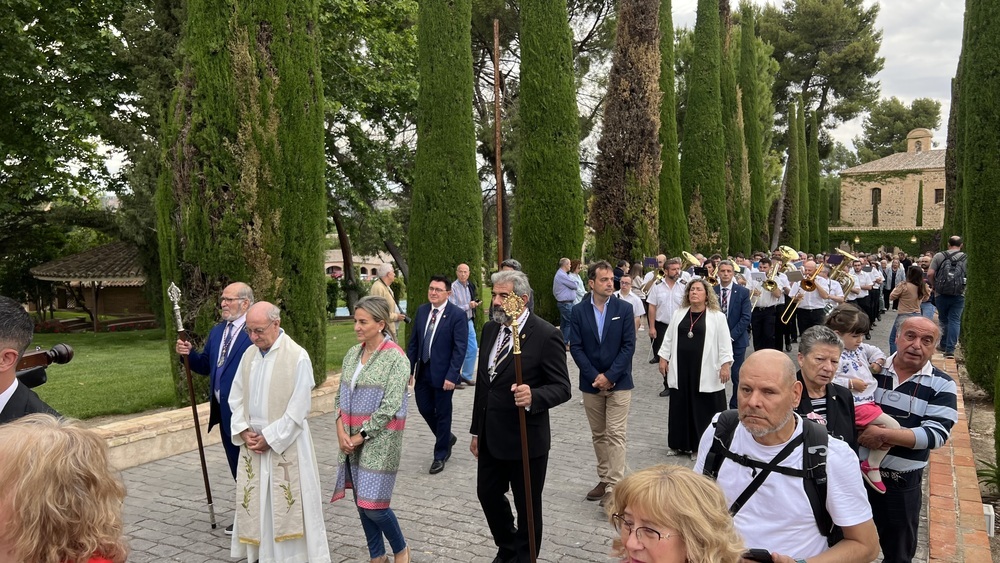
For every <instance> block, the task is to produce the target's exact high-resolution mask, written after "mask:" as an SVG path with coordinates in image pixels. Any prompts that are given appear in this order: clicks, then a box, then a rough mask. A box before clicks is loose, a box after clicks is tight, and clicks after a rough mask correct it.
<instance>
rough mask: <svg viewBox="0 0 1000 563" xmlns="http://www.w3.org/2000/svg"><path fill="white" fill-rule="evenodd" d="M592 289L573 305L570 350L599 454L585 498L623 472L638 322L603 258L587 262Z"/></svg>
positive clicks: (602, 491) (596, 495) (609, 486)
mask: <svg viewBox="0 0 1000 563" xmlns="http://www.w3.org/2000/svg"><path fill="white" fill-rule="evenodd" d="M587 283H588V285H589V286H590V295H588V296H587V297H585V298H584V299H583V301H581V302H580V303H577V304H576V306H574V307H573V312H572V316H571V318H572V327H573V328H572V330H571V332H570V344H569V349H570V354H572V355H573V361H574V362H576V365H577V367H578V368H580V391H583V407H584V410H586V412H587V421H588V422H589V423H590V433H591V435H592V438H593V442H594V453H595V454H596V455H597V476H598V483H597V486H596V487H594V488H593V489H592V490H591V491H590V492H589V493H587V500H600V501H601V505H602V506H603V505H604V499H605V498H606V495H607V494H608V493H610V492H611V491H612V490H613V489H614V487H615V485H617V484H618V482H619V481H621V480H622V478H624V477H625V429H626V426H627V422H628V412H629V406H630V405H631V402H632V388H633V387H634V385H633V384H632V354H633V352H635V322H634V321H633V320H632V318H633V316H634V315H633V312H632V305H631V304H630V303H628V302H626V301H623V300H621V299H618V298H616V297H613V296H612V294H613V293H614V291H615V276H614V270H613V269H612V267H611V264H609V263H608V262H606V261H604V260H601V261H599V262H596V263H594V264H591V265H590V267H589V268H587Z"/></svg>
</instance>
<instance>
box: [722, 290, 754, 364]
mask: <svg viewBox="0 0 1000 563" xmlns="http://www.w3.org/2000/svg"><path fill="white" fill-rule="evenodd" d="M731 293H732V295H730V296H729V312H728V313H726V320H728V321H729V335H730V337H732V339H733V351H734V352H735V351H736V350H739V349H740V348H746V347H747V346H749V344H750V339H749V338H748V333H747V331H748V329H749V328H750V290H749V289H747V288H745V287H743V286H742V285H740V284H738V283H736V282H735V281H734V282H733V285H732V292H731ZM715 296H716V297H718V298H719V306H720V307H721V306H722V287H721V284H720V285H717V286H715Z"/></svg>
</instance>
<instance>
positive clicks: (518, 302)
mask: <svg viewBox="0 0 1000 563" xmlns="http://www.w3.org/2000/svg"><path fill="white" fill-rule="evenodd" d="M502 306H503V312H504V313H506V314H507V316H509V317H510V318H511V319H512V321H511V323H510V327H511V330H512V331H513V333H514V335H513V343H512V346H513V347H514V350H513V351H514V377H515V380H516V381H517V384H518V386H520V385H524V380H523V378H522V376H521V337H520V335H519V334H518V329H519V327H518V326H517V320H518V319H519V318H521V313H522V312H523V311H524V300H522V299H521V297H520V296H519V295H514V294H513V293H511V294H510V295H508V296H507V298H506V299H504V301H503V305H502ZM517 422H518V424H519V425H520V427H521V469H522V470H523V471H524V509H525V511H527V513H528V514H527V516H528V553H529V554H530V555H531V563H535V559H536V558H537V557H538V555H537V554H536V553H535V510H534V507H533V506H532V503H531V465H530V463H529V462H528V423H527V421H526V420H525V416H524V407H517Z"/></svg>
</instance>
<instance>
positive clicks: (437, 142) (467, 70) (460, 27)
mask: <svg viewBox="0 0 1000 563" xmlns="http://www.w3.org/2000/svg"><path fill="white" fill-rule="evenodd" d="M418 17H419V21H418V24H417V53H418V59H419V69H420V95H419V98H418V100H417V154H416V161H415V163H414V172H413V197H412V200H411V204H410V240H409V245H410V260H409V262H410V279H408V280H406V286H407V295H408V296H409V299H407V308H408V310H409V312H410V316H413V315H414V314H415V313H416V310H417V307H418V306H419V305H421V304H422V303H425V302H426V300H427V285H428V282H429V281H430V277H431V276H432V275H434V274H445V275H448V276H452V272H454V271H455V266H456V265H458V264H459V263H462V262H464V263H466V264H468V265H469V269H470V270H471V271H472V272H480V271H482V256H483V251H482V248H483V213H482V196H481V191H480V188H479V177H478V175H477V173H476V147H475V142H476V138H475V129H474V128H473V124H472V51H471V50H470V49H469V44H470V43H471V41H472V37H471V22H472V0H423V1H422V2H420V11H419V16H418ZM476 277H478V275H476Z"/></svg>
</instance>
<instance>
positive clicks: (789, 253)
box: [750, 246, 799, 311]
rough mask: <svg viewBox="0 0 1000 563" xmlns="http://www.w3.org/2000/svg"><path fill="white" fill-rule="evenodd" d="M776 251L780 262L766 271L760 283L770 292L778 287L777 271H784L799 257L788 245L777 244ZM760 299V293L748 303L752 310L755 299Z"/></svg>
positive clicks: (755, 304) (755, 303)
mask: <svg viewBox="0 0 1000 563" xmlns="http://www.w3.org/2000/svg"><path fill="white" fill-rule="evenodd" d="M778 251H779V252H780V253H781V264H780V265H776V266H773V267H772V268H771V270H770V271H769V272H768V273H767V279H765V280H764V282H763V283H762V284H761V287H762V288H763V290H764V291H766V292H768V293H771V292H772V291H774V290H775V289H778V281H777V279H776V278H777V277H778V272H779V271H785V270H787V269H788V268H789V267H791V264H792V262H794V261H796V260H798V259H799V253H798V252H796V251H795V249H794V248H792V247H790V246H779V247H778ZM758 299H760V295H759V294H758V295H757V296H755V297H754V298H753V299H752V301H751V303H750V310H751V311H753V310H754V308H756V307H757V300H758Z"/></svg>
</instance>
